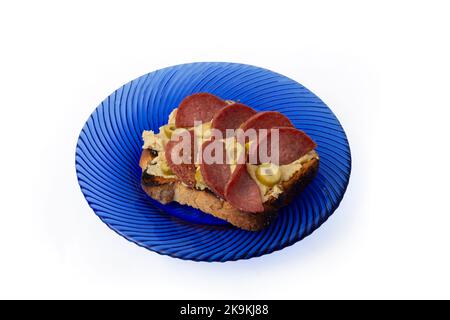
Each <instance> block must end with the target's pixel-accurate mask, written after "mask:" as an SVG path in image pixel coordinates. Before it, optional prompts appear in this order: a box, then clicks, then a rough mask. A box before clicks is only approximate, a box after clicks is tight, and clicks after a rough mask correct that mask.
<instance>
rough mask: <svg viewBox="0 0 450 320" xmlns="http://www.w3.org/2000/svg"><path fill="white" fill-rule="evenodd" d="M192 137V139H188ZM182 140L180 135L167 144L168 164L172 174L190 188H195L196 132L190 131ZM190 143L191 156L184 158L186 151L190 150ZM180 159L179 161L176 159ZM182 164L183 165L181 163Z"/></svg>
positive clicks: (187, 155)
mask: <svg viewBox="0 0 450 320" xmlns="http://www.w3.org/2000/svg"><path fill="white" fill-rule="evenodd" d="M189 136H190V139H187V138H188V137H189ZM183 138H184V139H181V137H180V136H179V135H177V136H176V137H172V140H170V141H169V142H168V143H167V144H166V148H165V156H166V160H167V164H168V165H169V167H170V169H171V170H172V172H173V173H174V174H175V175H176V176H177V177H178V178H179V179H180V180H181V181H182V182H184V183H185V184H186V185H188V186H189V187H194V186H195V163H194V159H195V157H194V143H195V140H194V132H193V131H189V134H187V135H185V136H183ZM188 143H190V154H186V155H185V157H184V156H183V147H184V148H185V149H184V150H188V148H189V146H188ZM175 157H178V159H175ZM180 162H181V163H180Z"/></svg>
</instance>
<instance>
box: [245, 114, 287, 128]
mask: <svg viewBox="0 0 450 320" xmlns="http://www.w3.org/2000/svg"><path fill="white" fill-rule="evenodd" d="M274 127H294V125H293V124H292V122H291V121H290V120H289V119H288V118H287V117H286V116H285V115H283V114H282V113H280V112H277V111H263V112H258V113H257V114H255V115H253V116H252V117H250V118H248V119H247V120H246V121H245V122H244V123H242V125H241V126H240V128H241V129H242V130H244V131H246V130H248V129H256V130H258V129H271V128H274Z"/></svg>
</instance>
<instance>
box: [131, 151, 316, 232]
mask: <svg viewBox="0 0 450 320" xmlns="http://www.w3.org/2000/svg"><path fill="white" fill-rule="evenodd" d="M154 157H155V156H154V155H153V154H152V152H151V151H150V150H148V149H145V150H143V152H142V155H141V159H140V161H139V165H140V167H141V168H142V170H143V174H142V180H141V184H142V188H143V189H144V191H145V192H146V193H147V194H148V195H149V196H150V197H152V198H153V199H155V200H157V201H159V202H161V203H163V204H166V203H169V202H172V201H176V202H178V203H180V204H183V205H188V206H191V207H194V208H197V209H200V210H201V211H203V212H206V213H209V214H212V215H213V216H216V217H218V218H221V219H224V220H226V221H228V222H229V223H231V224H232V225H234V226H236V227H239V228H241V229H245V230H249V231H258V230H261V229H263V228H264V227H266V226H268V225H269V224H270V222H271V221H272V220H273V219H274V218H275V217H276V215H277V211H278V209H279V208H281V207H283V206H285V205H287V204H289V202H290V201H291V200H292V199H293V198H294V197H295V196H296V195H297V194H298V193H299V192H301V191H302V190H303V189H304V188H305V187H306V185H307V184H308V183H309V182H310V181H311V180H312V179H313V178H314V177H315V175H316V174H317V171H318V169H319V160H318V159H316V158H313V159H311V160H310V161H308V162H307V163H305V164H303V166H302V168H301V169H300V170H299V171H297V172H296V173H295V174H294V175H293V176H292V177H291V178H290V179H289V180H288V181H284V182H283V183H282V186H283V190H285V191H284V192H283V193H282V194H281V195H280V196H279V197H278V198H274V197H271V198H270V199H268V200H267V201H266V202H265V203H264V208H265V210H264V212H261V213H250V212H243V211H240V210H238V209H236V208H234V207H232V206H231V204H230V203H228V202H227V201H225V200H223V199H220V198H218V197H217V196H215V195H214V194H213V193H212V192H209V191H201V190H197V189H192V188H189V187H186V186H185V185H183V184H182V183H181V182H179V181H178V180H176V179H167V178H163V177H156V176H151V175H149V174H147V173H146V172H145V169H146V168H147V164H148V162H149V161H151V160H152V159H153V158H154Z"/></svg>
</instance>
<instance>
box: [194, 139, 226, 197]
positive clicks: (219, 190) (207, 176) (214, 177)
mask: <svg viewBox="0 0 450 320" xmlns="http://www.w3.org/2000/svg"><path fill="white" fill-rule="evenodd" d="M219 148H220V149H222V156H221V155H216V154H215V152H214V150H219ZM205 150H206V152H205ZM209 150H213V152H208V151H209ZM209 155H212V156H214V157H215V156H217V157H216V160H219V161H211V160H214V159H206V157H209ZM200 172H201V174H202V177H203V180H204V181H205V183H206V185H207V186H208V187H209V188H210V189H211V190H212V191H213V192H214V193H215V194H216V195H218V196H219V197H221V198H225V185H226V184H227V182H228V180H229V179H230V176H231V169H230V166H229V165H228V164H227V163H226V149H225V143H224V142H223V141H221V140H211V141H205V142H204V143H203V145H202V163H201V164H200Z"/></svg>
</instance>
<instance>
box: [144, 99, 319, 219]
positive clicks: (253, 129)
mask: <svg viewBox="0 0 450 320" xmlns="http://www.w3.org/2000/svg"><path fill="white" fill-rule="evenodd" d="M241 133H242V134H241ZM240 134H241V135H240ZM251 134H253V136H252V135H251ZM142 138H143V140H144V145H143V148H144V149H150V150H152V151H153V152H154V154H157V155H156V156H155V157H154V158H153V159H152V161H150V162H149V163H148V165H147V168H146V171H147V173H148V174H150V175H153V176H160V177H165V178H172V179H178V180H180V181H181V182H182V183H183V184H184V185H185V186H187V187H190V188H195V189H198V190H206V189H208V190H210V191H211V192H213V193H214V194H216V196H217V197H219V198H222V199H224V200H226V201H228V202H229V203H230V204H231V205H232V206H233V207H235V208H237V209H239V210H241V211H244V212H254V213H257V212H262V211H264V203H265V202H266V201H268V200H269V199H270V198H278V197H279V196H280V195H281V194H282V193H283V192H284V190H283V183H284V182H285V181H288V180H289V179H291V178H292V177H293V176H294V175H295V173H296V172H298V171H299V170H301V168H302V166H303V164H304V163H306V162H308V161H310V160H312V159H313V158H317V159H318V154H317V153H316V151H315V150H314V149H315V147H316V144H315V143H314V142H313V141H312V140H311V138H310V137H308V136H307V135H306V134H305V133H304V132H303V131H301V130H298V129H296V128H294V126H293V124H292V123H291V122H290V120H289V119H288V118H286V117H285V116H284V115H283V114H281V113H279V112H274V111H266V112H256V111H255V110H253V109H252V108H250V107H248V106H246V105H244V104H242V103H236V102H233V101H230V100H225V101H224V100H222V99H220V98H218V97H216V96H214V95H212V94H209V93H198V94H193V95H191V96H189V97H187V98H185V99H184V100H183V101H182V102H181V103H180V105H179V107H178V108H176V109H174V110H173V111H172V112H171V114H170V115H169V121H168V124H167V125H164V126H162V127H160V128H159V133H154V132H153V131H144V132H143V134H142ZM264 152H265V153H264Z"/></svg>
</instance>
